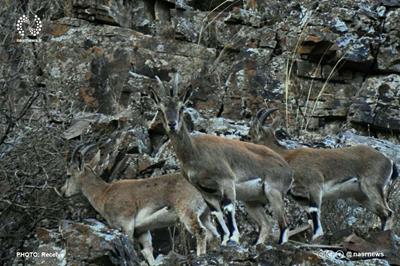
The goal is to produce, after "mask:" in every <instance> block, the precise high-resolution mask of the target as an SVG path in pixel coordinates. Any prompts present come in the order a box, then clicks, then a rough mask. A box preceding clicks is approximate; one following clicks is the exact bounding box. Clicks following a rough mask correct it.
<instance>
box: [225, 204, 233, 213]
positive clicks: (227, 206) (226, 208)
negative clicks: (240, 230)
mask: <svg viewBox="0 0 400 266" xmlns="http://www.w3.org/2000/svg"><path fill="white" fill-rule="evenodd" d="M233 209H234V206H233V204H232V203H229V204H228V205H226V206H224V211H228V212H232V211H233Z"/></svg>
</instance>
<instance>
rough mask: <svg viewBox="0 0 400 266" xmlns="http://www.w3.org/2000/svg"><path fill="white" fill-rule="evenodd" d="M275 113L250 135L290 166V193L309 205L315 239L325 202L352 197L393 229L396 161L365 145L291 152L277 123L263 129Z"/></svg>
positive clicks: (262, 119)
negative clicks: (390, 196) (277, 130)
mask: <svg viewBox="0 0 400 266" xmlns="http://www.w3.org/2000/svg"><path fill="white" fill-rule="evenodd" d="M260 111H261V110H260ZM260 111H259V112H260ZM275 111H276V110H275V109H270V110H264V111H263V113H262V115H260V117H259V123H253V124H252V126H251V128H250V130H249V135H250V138H251V140H252V141H254V143H257V144H263V145H265V146H267V147H269V148H271V149H272V150H274V151H275V152H277V153H278V154H280V155H281V156H282V157H283V158H284V159H285V160H286V161H287V162H288V163H289V166H290V167H291V169H292V170H293V184H292V187H291V188H290V191H289V192H290V195H292V196H293V198H294V199H296V200H298V201H299V203H301V204H304V203H305V204H306V205H307V212H308V213H309V216H310V217H311V219H312V225H313V237H312V238H313V239H316V238H318V237H319V236H322V235H323V234H324V233H323V230H322V226H321V222H320V216H321V205H322V201H323V200H327V199H339V198H349V197H350V198H353V199H355V200H358V201H359V202H360V204H361V205H362V206H364V207H366V208H368V209H369V210H371V211H372V212H373V213H375V214H376V215H377V216H378V217H379V218H380V219H381V222H382V230H389V229H390V228H391V227H392V225H393V221H394V220H393V219H394V217H393V211H392V210H391V209H390V208H389V206H388V202H387V196H386V195H387V189H388V187H389V184H390V183H391V182H392V181H393V180H394V179H395V178H396V177H397V176H398V174H397V173H398V172H397V168H396V165H395V164H394V163H393V161H392V160H390V159H389V158H387V157H385V156H384V155H383V154H382V153H380V152H378V151H376V150H375V149H373V148H372V147H368V146H365V145H356V146H352V147H345V148H339V149H314V148H297V149H294V150H288V149H286V148H285V147H283V146H282V145H281V144H280V143H279V142H278V140H277V138H276V136H275V126H274V124H275V121H274V122H273V123H272V125H268V126H266V127H265V126H263V123H264V122H265V119H266V118H267V117H268V115H270V114H271V113H273V112H275ZM259 112H257V115H256V117H258V116H259Z"/></svg>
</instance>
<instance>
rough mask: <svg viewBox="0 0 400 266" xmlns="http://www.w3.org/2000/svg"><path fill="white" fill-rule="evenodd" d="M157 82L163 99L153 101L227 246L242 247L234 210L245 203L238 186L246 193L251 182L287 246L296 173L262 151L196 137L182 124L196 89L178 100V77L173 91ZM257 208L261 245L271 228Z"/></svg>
mask: <svg viewBox="0 0 400 266" xmlns="http://www.w3.org/2000/svg"><path fill="white" fill-rule="evenodd" d="M156 79H157V81H158V84H159V87H160V88H159V89H160V92H161V94H159V93H158V92H157V91H156V90H151V96H152V98H153V100H154V101H155V103H156V104H157V106H158V111H159V112H160V114H161V118H162V123H163V126H164V128H165V130H166V132H167V134H168V136H169V138H170V140H171V143H172V146H173V148H174V151H175V153H176V155H177V157H178V159H179V161H180V162H181V168H182V172H183V174H184V175H185V177H186V178H187V179H188V180H189V182H190V183H192V184H193V185H194V186H195V187H196V188H198V189H199V191H200V192H201V193H202V195H203V197H204V198H205V200H206V201H207V203H208V204H209V206H210V208H211V210H212V211H213V214H215V216H216V218H217V221H218V223H219V225H220V226H221V227H222V230H223V231H224V239H223V242H222V244H223V245H224V244H226V243H228V242H229V243H230V244H237V243H239V231H238V228H237V224H236V219H235V206H236V200H237V199H239V200H240V198H238V197H237V190H236V187H237V186H238V184H241V185H242V187H243V184H246V183H247V182H249V183H248V184H251V183H252V180H260V181H261V184H262V186H263V195H262V197H263V198H264V201H268V202H269V203H270V204H271V207H272V209H273V212H274V214H275V215H276V216H277V219H278V224H279V228H280V239H279V242H280V243H284V242H286V241H287V238H288V228H287V219H286V215H285V210H284V201H283V195H285V194H286V193H287V191H288V190H289V187H290V184H291V181H292V171H291V170H290V168H289V166H288V164H287V163H286V161H285V160H284V159H283V158H282V157H281V156H279V155H278V154H277V153H275V152H274V151H272V150H271V149H269V148H267V147H265V146H262V145H256V144H252V143H247V142H243V141H239V140H231V139H226V138H223V137H219V136H214V135H207V134H204V135H198V136H191V135H190V134H189V132H188V130H187V128H186V125H185V122H184V121H183V110H184V108H185V105H186V104H187V102H188V99H189V97H190V95H191V93H192V90H191V88H189V89H188V90H186V91H185V93H184V94H183V96H182V97H179V96H178V85H179V84H178V83H179V82H178V79H179V75H178V74H176V75H175V79H174V84H173V86H171V88H169V89H168V90H167V88H166V87H165V86H164V84H163V83H162V82H161V80H160V79H159V78H158V77H156ZM244 186H246V185H244ZM250 190H251V189H250ZM243 191H245V190H243ZM255 208H256V211H255V212H253V217H254V218H258V220H259V221H258V223H259V225H260V227H261V229H260V236H259V239H258V243H261V242H263V241H264V240H265V238H266V236H267V232H266V230H265V228H266V227H265V226H267V224H266V223H265V222H264V221H260V219H264V218H263V217H264V216H265V214H264V216H263V214H262V212H263V211H264V212H265V210H264V209H263V208H262V205H256V207H255ZM251 210H254V209H251ZM249 213H250V212H249ZM255 213H256V215H254V214H255ZM224 214H225V216H226V221H227V226H226V223H225V221H224V217H223V216H224ZM250 214H251V213H250ZM257 214H258V216H257ZM261 225H262V226H261Z"/></svg>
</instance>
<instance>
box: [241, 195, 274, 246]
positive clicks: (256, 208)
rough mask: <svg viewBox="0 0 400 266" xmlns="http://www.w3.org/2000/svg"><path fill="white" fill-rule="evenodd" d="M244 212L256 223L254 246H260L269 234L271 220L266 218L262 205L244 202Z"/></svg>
mask: <svg viewBox="0 0 400 266" xmlns="http://www.w3.org/2000/svg"><path fill="white" fill-rule="evenodd" d="M245 205H246V210H247V212H248V214H249V216H250V217H251V218H252V219H253V221H254V222H256V223H257V225H258V228H259V232H258V238H257V242H256V245H258V244H262V243H264V242H265V240H266V239H267V238H268V236H269V234H270V229H271V227H270V224H271V220H270V219H269V218H268V216H267V213H266V211H265V208H264V206H263V205H262V204H259V203H252V202H246V203H245Z"/></svg>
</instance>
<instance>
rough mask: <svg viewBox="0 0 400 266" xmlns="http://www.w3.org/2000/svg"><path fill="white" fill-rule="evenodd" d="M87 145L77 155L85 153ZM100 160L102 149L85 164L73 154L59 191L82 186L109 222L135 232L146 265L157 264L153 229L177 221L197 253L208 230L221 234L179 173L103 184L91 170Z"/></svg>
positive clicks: (71, 191)
mask: <svg viewBox="0 0 400 266" xmlns="http://www.w3.org/2000/svg"><path fill="white" fill-rule="evenodd" d="M88 149H90V147H89V148H86V149H85V150H84V151H83V152H82V153H81V154H80V155H82V157H84V155H85V154H86V153H87V150H88ZM74 153H75V152H74ZM99 160H100V151H98V152H97V153H96V155H95V156H94V158H93V159H92V160H91V161H90V162H88V163H85V162H84V160H83V158H82V159H81V160H77V159H76V156H75V154H73V157H72V159H71V162H70V165H69V168H68V172H69V173H70V175H71V177H70V178H69V179H67V181H66V182H65V185H64V186H63V187H62V192H63V193H64V194H65V196H67V197H70V196H72V195H74V194H76V193H78V192H79V191H82V193H83V195H84V196H85V197H86V198H87V199H88V200H89V202H90V204H91V205H92V206H93V208H95V209H96V211H97V212H99V213H100V214H101V216H103V217H104V218H105V219H106V221H107V223H108V224H109V225H110V226H111V227H114V228H122V230H123V231H124V232H125V233H126V234H127V235H128V236H129V238H130V239H131V240H132V242H133V238H134V236H135V237H138V240H139V243H140V244H141V245H142V247H143V250H142V254H143V256H144V257H145V259H146V260H147V262H148V263H149V264H150V265H153V264H154V263H155V261H154V257H153V247H152V240H151V234H150V231H151V230H153V229H156V228H164V227H168V226H172V225H174V224H176V223H177V221H181V222H182V223H183V224H184V225H185V227H186V229H187V230H188V231H189V232H190V233H192V234H194V235H195V236H196V241H197V255H202V254H205V253H206V240H207V237H208V236H210V235H209V233H210V232H211V233H212V234H214V235H215V236H219V234H218V232H217V231H216V229H215V227H214V226H213V225H212V223H211V221H210V210H209V208H208V206H207V204H206V203H205V201H204V199H203V198H202V196H201V194H200V193H199V192H198V191H197V190H196V189H195V188H194V187H193V186H192V185H191V184H190V183H189V182H188V181H187V180H186V179H185V178H183V177H182V175H181V174H179V173H177V174H169V175H163V176H159V177H152V178H148V179H128V180H119V181H115V182H113V183H106V182H104V181H103V180H102V179H101V178H100V177H99V176H98V175H97V174H95V172H94V168H95V167H96V166H97V165H98V164H99Z"/></svg>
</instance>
